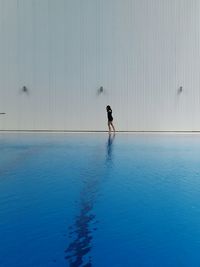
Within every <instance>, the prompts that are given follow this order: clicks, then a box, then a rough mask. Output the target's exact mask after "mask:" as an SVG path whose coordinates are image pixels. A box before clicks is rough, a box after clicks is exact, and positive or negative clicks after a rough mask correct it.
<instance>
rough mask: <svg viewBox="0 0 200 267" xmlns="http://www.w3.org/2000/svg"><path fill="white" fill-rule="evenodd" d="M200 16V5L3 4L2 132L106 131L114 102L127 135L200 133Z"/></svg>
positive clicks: (140, 1)
mask: <svg viewBox="0 0 200 267" xmlns="http://www.w3.org/2000/svg"><path fill="white" fill-rule="evenodd" d="M199 14H200V0H84V1H83V0H0V112H6V113H7V114H6V115H5V116H4V115H0V129H1V130H9V129H10V130H11V129H18V130H42V129H46V130H48V129H49V130H105V129H107V128H106V127H107V125H106V112H105V106H106V105H107V104H110V105H111V106H112V108H113V115H114V119H115V124H116V128H117V129H118V130H136V131H137V130H142V131H148V130H155V131H156V130H177V131H178V130H200V15H199ZM24 85H25V86H27V88H28V89H29V93H28V94H26V93H23V92H22V91H21V88H22V87H23V86H24ZM100 86H103V87H104V89H105V92H104V93H103V94H100V95H98V93H97V90H98V88H99V87H100ZM180 86H183V92H182V93H180V94H178V89H179V87H180Z"/></svg>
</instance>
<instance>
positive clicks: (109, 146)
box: [106, 133, 115, 164]
mask: <svg viewBox="0 0 200 267" xmlns="http://www.w3.org/2000/svg"><path fill="white" fill-rule="evenodd" d="M114 139H115V133H114V134H113V135H112V134H111V133H109V136H108V142H107V157H106V162H107V164H108V163H110V162H111V161H112V148H113V146H112V144H113V141H114Z"/></svg>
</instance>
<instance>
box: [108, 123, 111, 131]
mask: <svg viewBox="0 0 200 267" xmlns="http://www.w3.org/2000/svg"><path fill="white" fill-rule="evenodd" d="M110 124H111V123H110V122H108V129H109V133H110V132H111V127H110Z"/></svg>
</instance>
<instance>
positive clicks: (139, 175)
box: [0, 133, 200, 267]
mask: <svg viewBox="0 0 200 267" xmlns="http://www.w3.org/2000/svg"><path fill="white" fill-rule="evenodd" d="M199 252H200V135H197V134H195V135H189V134H187V135H184V134H177V135H173V134H160V135H159V134H116V135H115V136H113V135H112V136H109V135H108V134H105V133H104V134H103V133H100V134H44V133H43V134H14V133H13V134H8V133H2V134H0V266H1V267H40V266H41V267H46V266H47V267H51V266H52V267H53V266H61V267H62V266H70V267H74V266H75V267H76V266H81V267H90V266H94V267H143V266H144V267H151V266H152V267H157V266H158V267H173V266H174V267H177V266H180V267H185V266H187V267H199V266H200V254H199Z"/></svg>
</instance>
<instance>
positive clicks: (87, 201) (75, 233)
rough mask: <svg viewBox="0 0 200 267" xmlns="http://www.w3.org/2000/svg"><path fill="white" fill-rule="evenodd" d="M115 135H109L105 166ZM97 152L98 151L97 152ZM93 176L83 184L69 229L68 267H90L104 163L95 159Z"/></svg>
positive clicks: (108, 160) (110, 156)
mask: <svg viewBox="0 0 200 267" xmlns="http://www.w3.org/2000/svg"><path fill="white" fill-rule="evenodd" d="M114 137H115V135H111V134H109V137H108V141H107V146H106V165H108V163H109V162H110V161H112V144H113V141H114ZM97 152H99V151H97ZM93 166H95V169H94V170H93V171H94V172H93V174H92V175H90V176H89V177H88V178H87V179H86V180H85V183H84V187H83V190H82V191H81V196H80V212H79V215H78V216H77V217H76V219H75V223H74V224H73V226H71V227H70V239H72V241H71V243H70V244H69V246H68V248H67V249H66V251H65V252H66V254H67V256H66V259H67V260H68V262H69V266H70V267H91V266H92V261H91V257H90V251H91V248H92V239H93V235H92V233H93V231H95V230H97V228H96V227H95V224H96V215H95V214H94V210H93V207H94V204H95V200H96V197H97V194H98V192H99V188H100V184H101V182H102V175H103V171H104V168H105V167H104V166H105V163H104V161H101V160H99V159H98V158H97V161H96V162H95V164H93Z"/></svg>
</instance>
